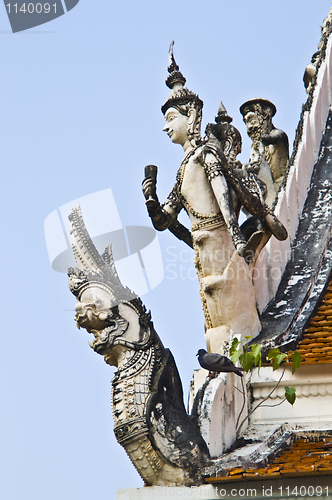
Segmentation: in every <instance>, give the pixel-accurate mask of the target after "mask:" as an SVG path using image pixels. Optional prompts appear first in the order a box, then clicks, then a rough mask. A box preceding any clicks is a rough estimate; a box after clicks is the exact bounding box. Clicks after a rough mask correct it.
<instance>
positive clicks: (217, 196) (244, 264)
mask: <svg viewBox="0 0 332 500" xmlns="http://www.w3.org/2000/svg"><path fill="white" fill-rule="evenodd" d="M168 72H169V76H168V78H167V80H166V84H167V86H168V87H169V88H170V89H171V92H170V94H169V97H168V99H167V100H166V102H165V104H164V105H163V106H162V112H163V114H164V116H165V122H166V123H165V127H164V131H165V132H167V134H168V136H169V137H170V139H171V141H172V142H173V143H175V144H180V145H181V146H182V147H183V150H184V154H185V155H184V158H183V160H182V162H181V165H180V168H179V170H178V173H177V178H176V183H175V186H174V188H173V190H172V191H171V193H170V195H169V196H168V198H167V200H166V202H165V203H164V204H163V205H162V206H161V205H160V203H159V200H158V197H157V194H156V185H155V182H154V181H153V180H152V178H151V177H146V178H145V180H144V181H143V193H144V196H145V198H146V200H147V201H146V205H147V209H148V212H149V215H150V217H151V219H152V223H153V225H154V227H155V228H156V229H157V230H160V231H162V230H165V229H167V228H172V227H173V225H174V222H175V221H176V220H177V216H178V214H179V212H180V211H181V210H182V208H184V209H185V210H186V212H187V214H188V216H189V218H190V222H191V238H192V245H193V248H194V251H195V255H196V258H195V266H196V270H197V274H198V279H199V286H200V296H201V300H202V304H203V310H204V315H205V327H206V342H207V348H208V351H209V352H219V353H221V354H223V353H224V349H225V348H227V347H226V344H227V342H229V340H230V339H231V337H232V335H234V334H236V335H238V336H240V337H243V336H245V335H248V336H249V335H251V336H255V335H257V333H258V332H259V330H260V322H259V318H258V314H257V310H256V299H255V288H254V285H253V283H252V277H251V272H250V267H249V265H248V263H249V262H250V261H252V260H254V259H255V257H256V256H257V252H256V250H257V249H259V244H260V242H261V239H262V236H263V233H264V230H265V231H271V232H272V233H274V234H275V235H276V236H277V237H279V239H284V238H285V237H287V231H286V230H285V228H284V227H283V226H282V224H281V223H280V222H279V221H278V220H277V219H276V218H275V216H274V215H273V214H271V211H270V210H269V208H268V207H267V206H266V204H265V201H264V196H265V187H264V184H263V183H262V182H261V181H259V179H258V178H257V177H256V176H255V174H254V173H252V172H245V171H244V170H242V169H239V168H235V167H236V166H238V164H237V163H236V155H237V154H238V152H239V151H240V149H239V148H240V147H241V142H239V138H238V136H237V133H238V132H237V131H236V129H235V128H234V127H233V126H230V121H232V119H231V118H230V117H228V115H227V113H226V111H225V110H224V108H223V109H220V110H219V111H220V112H219V115H218V116H219V119H218V117H217V120H216V121H217V123H216V124H210V126H209V127H208V128H207V135H206V138H205V140H202V139H201V134H200V127H201V119H202V107H203V102H202V101H201V99H200V98H199V97H198V95H196V94H195V93H193V92H192V91H190V90H189V89H188V88H186V87H184V85H185V82H186V79H185V78H184V76H183V75H182V73H181V72H180V71H179V67H178V65H177V64H176V62H175V60H174V56H173V44H171V47H170V56H169V66H168ZM218 120H219V121H218ZM236 132H237V133H236ZM225 153H226V155H227V156H226V155H225ZM243 203H246V204H247V206H248V208H250V207H251V210H252V213H253V214H254V215H259V216H261V217H262V219H264V220H265V222H266V224H263V225H262V224H261V225H260V227H258V226H257V225H256V226H255V225H252V227H251V229H250V230H249V231H248V232H246V234H244V232H243V231H242V230H241V228H240V227H239V224H238V212H239V209H240V207H241V205H242V204H243ZM255 212H257V213H255ZM172 232H174V231H172ZM175 234H176V233H175ZM269 234H271V233H269ZM182 239H184V238H182ZM239 296H241V301H239V300H238V297H239ZM225 343H226V344H225Z"/></svg>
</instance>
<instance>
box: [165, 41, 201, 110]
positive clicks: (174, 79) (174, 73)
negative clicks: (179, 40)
mask: <svg viewBox="0 0 332 500" xmlns="http://www.w3.org/2000/svg"><path fill="white" fill-rule="evenodd" d="M173 45H174V41H173V42H172V43H171V45H170V47H169V61H168V73H169V75H168V78H167V80H166V85H167V87H168V88H170V89H171V93H170V94H169V96H168V98H167V101H166V102H165V104H164V105H163V106H162V107H161V111H162V112H163V114H165V113H166V111H167V110H168V109H169V108H171V107H172V106H181V105H185V104H189V103H193V104H194V106H195V107H197V108H199V109H202V107H203V101H202V100H201V99H200V98H199V97H198V95H197V94H195V93H194V92H192V91H191V90H189V89H187V87H185V86H184V85H185V83H186V79H185V77H184V76H183V74H182V73H181V71H179V66H178V65H177V64H176V62H175V59H174V55H173Z"/></svg>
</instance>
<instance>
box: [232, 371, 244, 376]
mask: <svg viewBox="0 0 332 500" xmlns="http://www.w3.org/2000/svg"><path fill="white" fill-rule="evenodd" d="M243 371H245V370H243ZM234 373H236V375H239V377H243V374H242V373H241V372H240V370H234Z"/></svg>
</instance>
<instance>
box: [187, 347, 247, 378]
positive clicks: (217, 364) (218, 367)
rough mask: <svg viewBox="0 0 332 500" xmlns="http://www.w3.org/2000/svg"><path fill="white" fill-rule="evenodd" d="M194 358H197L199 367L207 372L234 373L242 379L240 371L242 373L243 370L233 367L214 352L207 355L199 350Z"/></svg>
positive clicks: (228, 360)
mask: <svg viewBox="0 0 332 500" xmlns="http://www.w3.org/2000/svg"><path fill="white" fill-rule="evenodd" d="M196 356H198V362H199V364H200V365H201V367H202V368H205V370H209V372H210V373H221V372H226V373H227V372H234V373H236V375H239V376H240V377H243V375H242V373H241V371H242V372H244V371H245V370H244V369H243V368H241V367H239V368H238V367H237V366H235V365H234V363H233V362H232V361H231V360H230V359H229V358H227V357H226V356H222V355H221V354H217V353H215V352H211V353H207V352H206V350H205V349H200V350H199V351H198V353H197V354H196Z"/></svg>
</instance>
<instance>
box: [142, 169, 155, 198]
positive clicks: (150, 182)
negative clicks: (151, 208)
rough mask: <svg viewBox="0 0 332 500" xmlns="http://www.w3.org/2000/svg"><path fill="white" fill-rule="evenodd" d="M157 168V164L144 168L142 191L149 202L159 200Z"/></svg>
mask: <svg viewBox="0 0 332 500" xmlns="http://www.w3.org/2000/svg"><path fill="white" fill-rule="evenodd" d="M157 170H158V169H157V167H156V166H155V165H147V166H146V167H145V169H144V174H145V179H144V181H143V182H142V191H143V194H144V197H145V199H146V201H147V202H149V203H156V202H158V198H157V191H156V184H157Z"/></svg>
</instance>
